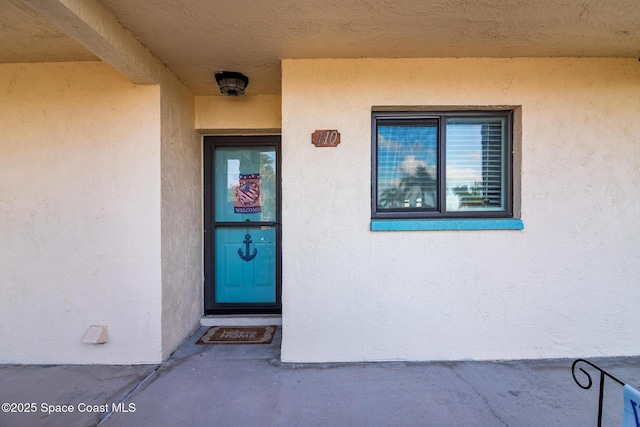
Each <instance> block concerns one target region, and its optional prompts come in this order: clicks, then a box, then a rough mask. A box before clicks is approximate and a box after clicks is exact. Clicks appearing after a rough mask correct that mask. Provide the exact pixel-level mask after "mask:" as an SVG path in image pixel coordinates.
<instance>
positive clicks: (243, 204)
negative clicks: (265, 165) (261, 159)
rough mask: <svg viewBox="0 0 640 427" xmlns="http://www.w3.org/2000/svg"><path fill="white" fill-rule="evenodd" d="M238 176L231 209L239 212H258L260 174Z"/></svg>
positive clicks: (259, 209)
mask: <svg viewBox="0 0 640 427" xmlns="http://www.w3.org/2000/svg"><path fill="white" fill-rule="evenodd" d="M238 178H239V179H238V185H237V186H236V187H235V188H234V193H235V200H234V202H233V211H234V212H235V213H240V214H247V213H256V212H260V211H261V208H260V182H261V181H260V174H259V173H252V174H240V175H239V176H238Z"/></svg>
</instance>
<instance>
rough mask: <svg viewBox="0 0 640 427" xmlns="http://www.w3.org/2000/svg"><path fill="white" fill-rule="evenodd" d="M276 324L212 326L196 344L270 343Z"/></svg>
mask: <svg viewBox="0 0 640 427" xmlns="http://www.w3.org/2000/svg"><path fill="white" fill-rule="evenodd" d="M275 331H276V326H212V327H210V328H209V329H208V330H207V332H205V334H204V335H203V336H202V337H200V339H199V340H198V341H197V342H196V344H270V343H271V340H273V335H274V333H275Z"/></svg>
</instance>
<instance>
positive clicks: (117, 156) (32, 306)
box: [0, 62, 162, 363]
mask: <svg viewBox="0 0 640 427" xmlns="http://www.w3.org/2000/svg"><path fill="white" fill-rule="evenodd" d="M0 129H1V130H2V135H0V236H2V237H1V238H0V272H1V273H0V296H1V297H0V343H1V344H0V362H1V363H149V362H157V361H159V360H160V359H161V357H162V350H161V337H160V334H161V328H160V314H161V297H162V295H161V257H160V238H161V231H160V214H159V213H160V196H161V194H160V179H159V178H160V143H159V141H160V132H161V130H160V89H159V87H158V86H146V85H145V86H136V85H133V84H132V83H130V82H129V81H127V80H126V79H125V78H123V77H122V76H120V75H119V74H117V73H116V72H115V71H114V70H113V69H112V68H110V67H109V66H107V65H105V64H104V63H100V62H88V63H65V64H8V65H0ZM91 324H104V325H107V326H108V330H109V342H108V343H106V344H102V345H91V344H83V343H82V339H83V337H84V334H85V332H86V331H87V329H88V327H89V325H91Z"/></svg>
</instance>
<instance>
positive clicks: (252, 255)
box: [238, 234, 258, 261]
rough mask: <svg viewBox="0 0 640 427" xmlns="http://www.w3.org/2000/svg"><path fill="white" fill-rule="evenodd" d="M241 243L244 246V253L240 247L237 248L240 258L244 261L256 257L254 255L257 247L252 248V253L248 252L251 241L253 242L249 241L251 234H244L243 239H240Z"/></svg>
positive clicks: (256, 252) (256, 253)
mask: <svg viewBox="0 0 640 427" xmlns="http://www.w3.org/2000/svg"><path fill="white" fill-rule="evenodd" d="M242 243H244V246H245V253H244V254H243V253H242V248H240V249H238V255H240V258H242V259H243V260H245V261H251V260H252V259H254V258H255V257H256V255H258V249H256V248H253V253H252V254H250V253H249V250H250V247H251V243H253V242H252V241H251V234H247V235H245V236H244V240H243V241H242Z"/></svg>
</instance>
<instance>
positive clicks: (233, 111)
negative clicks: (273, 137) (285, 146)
mask: <svg viewBox="0 0 640 427" xmlns="http://www.w3.org/2000/svg"><path fill="white" fill-rule="evenodd" d="M281 108H282V106H281V99H280V96H276V95H261V96H250V95H245V96H241V97H229V96H196V129H198V130H200V131H201V132H202V133H220V132H230V133H233V134H242V133H244V132H246V131H247V130H252V129H253V130H257V131H262V132H264V131H266V132H270V131H277V132H279V130H280V125H281V123H282V114H281Z"/></svg>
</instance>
